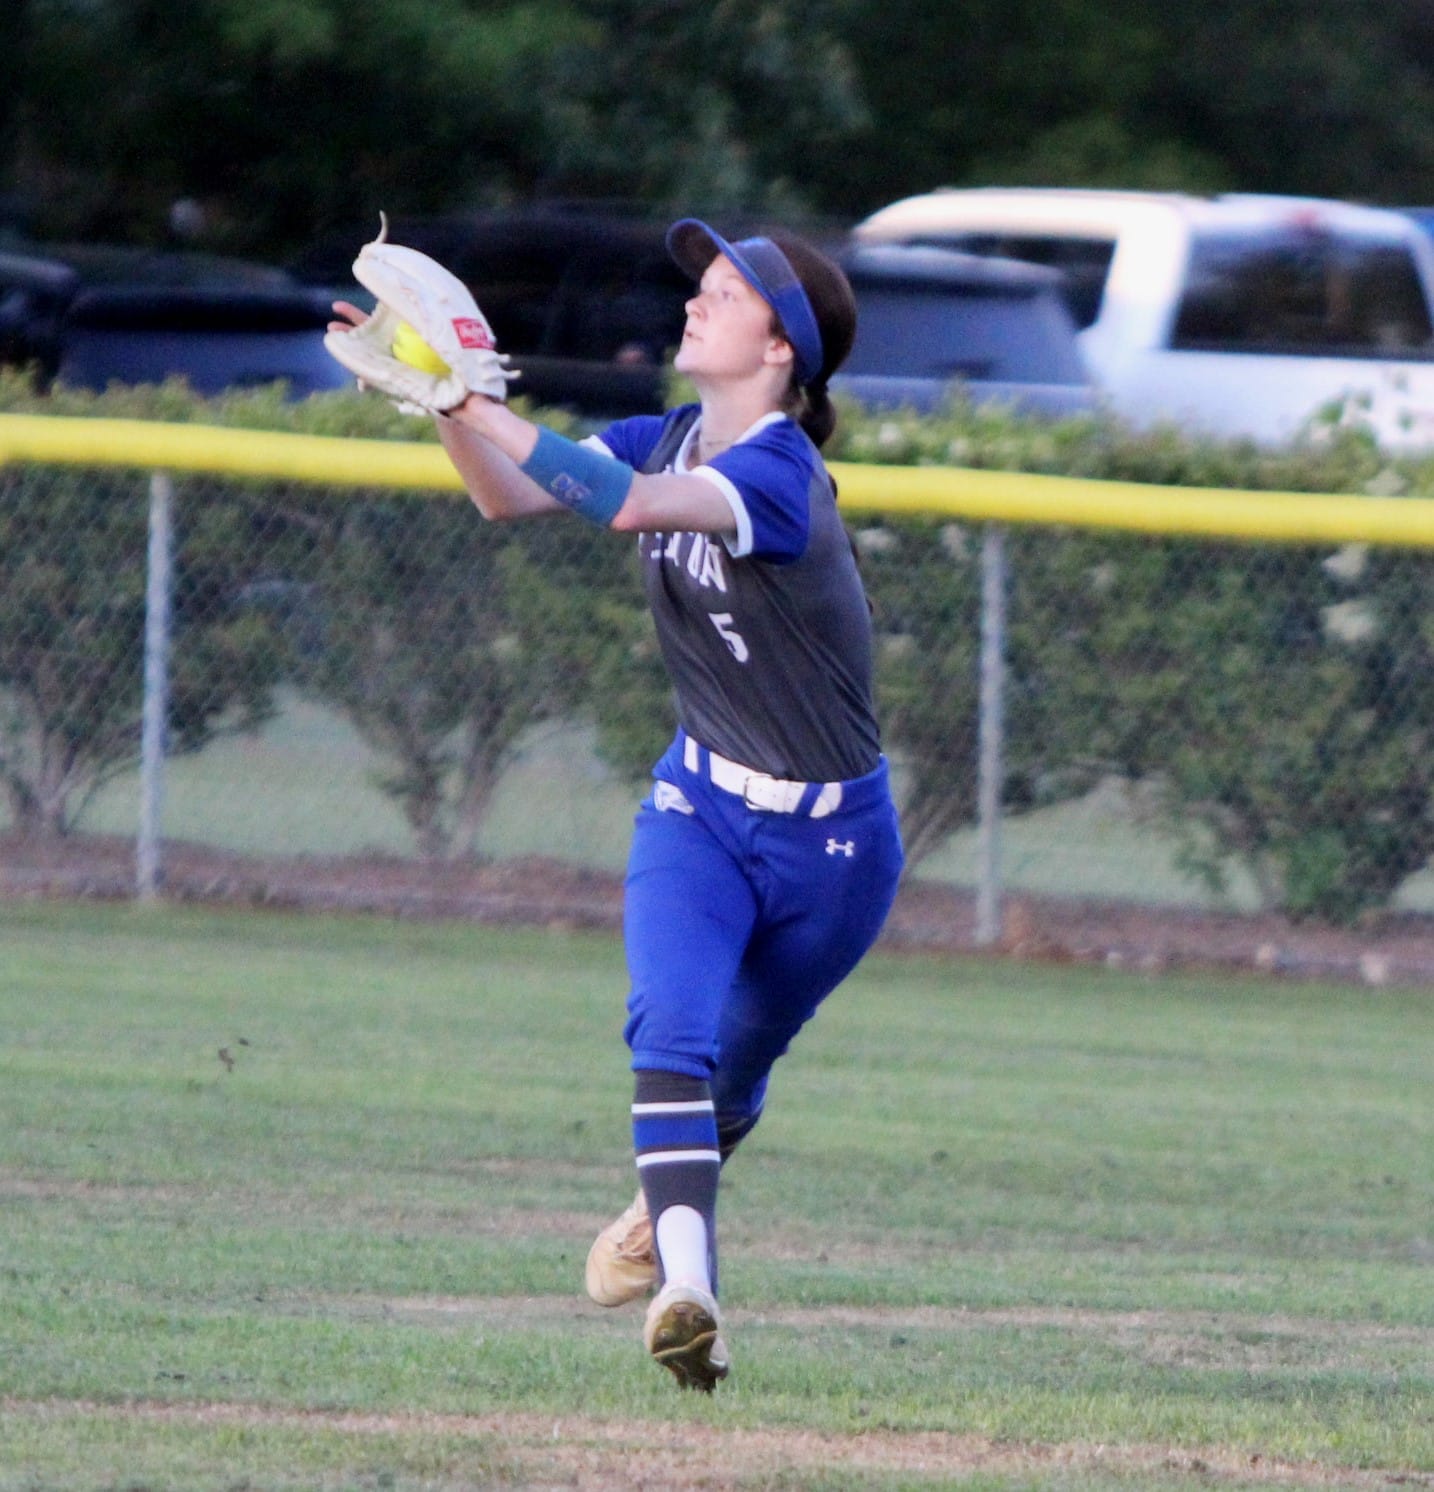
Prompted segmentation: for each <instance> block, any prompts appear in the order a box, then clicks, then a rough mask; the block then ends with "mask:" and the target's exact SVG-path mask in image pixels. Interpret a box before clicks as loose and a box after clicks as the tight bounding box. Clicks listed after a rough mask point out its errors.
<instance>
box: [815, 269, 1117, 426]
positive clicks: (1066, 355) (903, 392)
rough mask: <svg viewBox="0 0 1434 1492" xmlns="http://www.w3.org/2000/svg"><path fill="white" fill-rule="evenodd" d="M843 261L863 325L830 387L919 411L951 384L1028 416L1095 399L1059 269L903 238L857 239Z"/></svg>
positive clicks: (869, 402)
mask: <svg viewBox="0 0 1434 1492" xmlns="http://www.w3.org/2000/svg"><path fill="white" fill-rule="evenodd" d="M841 260H842V266H843V268H844V269H845V270H846V272H847V276H848V278H849V279H850V280H851V284H852V290H853V291H854V292H855V294H856V301H857V328H856V344H855V346H854V347H853V348H852V352H851V356H850V357H849V358H848V359H847V361H846V363H845V364H844V365H843V368H842V371H841V372H840V373H839V374H838V375H837V376H836V377H835V378H834V379H833V380H832V387H833V389H834V390H838V391H840V392H844V393H847V394H850V395H851V396H852V397H853V398H855V399H856V400H858V401H859V402H860V403H861V404H863V405H865V406H867V407H868V408H873V409H894V408H901V407H905V408H910V409H916V410H919V411H922V412H925V411H929V410H931V409H934V408H936V407H937V406H938V405H940V404H941V403H942V402H943V401H945V400H947V399H949V398H950V397H951V396H952V395H953V393H959V394H961V395H963V396H964V397H966V398H969V399H972V400H974V401H976V402H978V403H983V402H987V401H999V402H1001V403H1004V404H1008V405H1010V406H1011V407H1012V408H1014V409H1017V410H1019V411H1020V412H1022V413H1026V414H1031V413H1036V414H1046V415H1064V414H1071V413H1074V412H1076V411H1078V410H1083V409H1089V408H1091V407H1092V406H1093V405H1094V403H1095V390H1094V387H1093V385H1092V383H1091V380H1090V376H1089V374H1088V373H1087V371H1086V368H1085V364H1084V362H1083V361H1082V358H1081V354H1080V349H1079V346H1078V344H1077V340H1076V335H1077V334H1076V327H1075V322H1074V321H1073V319H1072V317H1071V314H1070V311H1069V310H1068V309H1067V306H1066V303H1065V300H1064V298H1063V295H1062V289H1063V281H1062V278H1061V276H1060V275H1059V274H1057V273H1056V272H1055V271H1054V270H1049V269H1041V268H1038V267H1036V266H1034V265H1030V264H1020V263H1017V262H1015V261H1013V260H1006V259H985V258H981V257H979V256H977V255H973V254H960V253H955V252H953V251H951V250H949V249H933V248H923V247H914V246H908V245H900V244H879V245H873V246H868V247H857V248H853V249H850V250H848V251H847V252H846V253H845V254H844V255H842V256H841Z"/></svg>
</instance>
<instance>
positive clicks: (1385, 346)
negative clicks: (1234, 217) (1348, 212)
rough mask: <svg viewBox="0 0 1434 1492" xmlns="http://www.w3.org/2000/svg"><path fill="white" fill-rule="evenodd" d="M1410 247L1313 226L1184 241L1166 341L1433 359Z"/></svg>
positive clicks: (1227, 348)
mask: <svg viewBox="0 0 1434 1492" xmlns="http://www.w3.org/2000/svg"><path fill="white" fill-rule="evenodd" d="M1430 343H1431V327H1430V320H1429V307H1428V301H1427V297H1426V295H1425V292H1424V287H1423V285H1422V284H1421V282H1420V278H1419V271H1418V266H1417V265H1416V263H1415V261H1414V256H1413V253H1412V252H1411V250H1410V248H1409V247H1408V246H1407V245H1406V244H1403V243H1399V242H1396V241H1390V240H1388V239H1376V238H1362V237H1358V236H1355V235H1353V234H1349V233H1332V232H1329V231H1328V230H1325V229H1322V228H1320V227H1319V226H1318V225H1309V226H1299V225H1295V226H1290V227H1279V226H1273V227H1270V228H1268V229H1264V230H1258V231H1250V230H1242V231H1239V232H1235V231H1229V230H1226V231H1207V232H1202V233H1200V234H1197V235H1196V236H1195V238H1194V239H1193V241H1192V243H1191V248H1190V267H1189V272H1188V275H1187V278H1186V289H1185V294H1184V296H1183V297H1182V298H1181V302H1180V307H1179V311H1178V312H1177V315H1176V320H1175V328H1174V332H1173V335H1172V338H1171V345H1172V346H1174V347H1177V348H1183V349H1187V350H1191V351H1215V352H1263V353H1283V354H1286V355H1289V354H1294V355H1301V356H1306V357H1320V356H1323V357H1340V356H1345V357H1364V358H1367V357H1419V358H1429V357H1430V356H1431V355H1434V349H1432V348H1431V345H1430Z"/></svg>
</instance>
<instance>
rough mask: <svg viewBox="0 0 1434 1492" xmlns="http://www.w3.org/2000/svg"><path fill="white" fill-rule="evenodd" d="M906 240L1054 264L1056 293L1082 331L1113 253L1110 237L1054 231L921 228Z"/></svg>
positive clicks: (1095, 311) (1095, 312)
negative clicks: (1060, 281) (1057, 273)
mask: <svg viewBox="0 0 1434 1492" xmlns="http://www.w3.org/2000/svg"><path fill="white" fill-rule="evenodd" d="M911 242H912V243H918V244H922V245H924V246H925V247H927V248H932V249H960V250H962V251H963V252H964V253H967V254H980V255H981V257H982V258H983V259H991V258H1001V259H1024V260H1025V261H1026V263H1027V264H1043V265H1045V266H1046V267H1047V268H1048V269H1058V270H1060V271H1061V273H1062V275H1063V276H1064V277H1065V280H1064V284H1063V285H1062V291H1061V293H1062V294H1063V295H1064V297H1065V302H1066V304H1067V305H1068V306H1069V307H1070V312H1071V319H1072V320H1073V321H1074V322H1075V324H1076V330H1077V331H1084V330H1085V329H1086V327H1088V326H1090V325H1091V324H1092V323H1093V322H1094V321H1095V318H1096V317H1097V316H1099V315H1100V302H1101V298H1102V297H1103V296H1104V294H1105V282H1106V279H1107V278H1108V277H1109V275H1110V261H1111V260H1112V259H1113V258H1114V257H1115V240H1114V239H1113V238H1077V237H1073V236H1071V235H1069V234H1060V233H971V232H955V233H942V234H927V235H924V236H922V237H920V238H914V239H912V240H911Z"/></svg>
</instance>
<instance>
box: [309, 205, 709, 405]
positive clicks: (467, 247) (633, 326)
mask: <svg viewBox="0 0 1434 1492" xmlns="http://www.w3.org/2000/svg"><path fill="white" fill-rule="evenodd" d="M377 229H378V224H377V223H374V224H373V225H372V226H371V228H370V229H369V230H368V234H367V236H368V237H372V236H373V235H374V233H376V232H377ZM363 237H364V235H363V234H362V233H347V234H344V235H342V236H337V235H336V236H334V237H333V238H330V239H327V240H325V241H324V242H323V243H321V244H318V245H316V246H315V247H314V248H313V249H312V250H310V251H309V252H308V253H306V254H305V255H303V256H302V257H301V258H300V259H298V260H296V261H294V262H293V263H292V264H291V265H290V266H289V268H290V269H291V270H292V272H293V273H294V274H295V276H296V277H298V278H299V279H301V280H303V281H304V282H305V283H307V284H310V285H313V286H316V287H317V286H324V287H326V288H327V289H328V290H329V291H330V292H332V293H334V294H338V295H342V296H343V297H345V298H346V299H350V300H353V301H355V302H356V303H357V304H360V305H365V306H366V305H367V304H368V303H369V301H371V297H368V298H364V295H363V292H361V291H360V290H359V287H358V286H357V285H356V284H355V282H354V280H353V275H352V265H353V261H354V259H355V257H356V256H357V254H358V250H359V248H360V246H361V244H362V242H363ZM389 239H390V240H391V241H392V242H393V243H397V244H404V245H407V246H408V247H409V248H414V249H418V250H420V251H421V252H423V253H425V254H428V255H430V256H431V257H432V258H434V259H436V260H438V262H439V263H440V264H442V265H443V266H445V268H447V269H450V270H451V271H452V272H453V273H454V274H455V275H457V276H458V278H459V279H460V280H462V281H463V283H464V284H465V285H467V286H468V287H469V289H470V290H472V292H473V294H474V296H475V298H476V299H477V301H478V304H479V306H480V308H481V309H482V311H483V314H484V315H485V316H486V317H487V318H488V320H489V321H490V322H491V323H492V326H493V331H494V334H495V335H496V337H497V339H498V346H499V347H500V348H501V349H502V350H503V351H504V352H505V353H507V354H509V355H510V356H511V358H512V360H513V366H514V367H516V368H517V369H518V370H519V371H520V372H521V374H522V377H521V378H520V379H519V380H518V382H517V383H515V384H514V385H513V392H514V393H515V394H524V395H526V396H528V397H529V398H531V399H532V400H533V401H534V402H535V403H538V404H541V405H548V406H556V407H565V408H568V409H570V410H573V411H574V412H576V413H578V414H580V415H585V416H589V417H591V418H593V419H603V418H621V417H622V416H624V415H630V414H652V413H657V412H659V411H661V409H662V407H663V397H664V391H665V384H666V368H667V364H668V363H669V361H670V354H671V353H672V352H673V351H674V350H675V348H676V347H677V344H678V343H679V342H680V341H681V340H682V325H683V321H684V319H685V311H684V307H685V305H686V303H687V300H688V297H689V296H690V295H691V294H692V284H691V282H690V281H689V280H688V278H687V276H686V275H684V274H683V273H682V271H681V270H680V269H678V267H677V266H676V265H675V264H674V263H673V262H672V260H671V259H670V258H669V257H668V253H667V247H666V222H665V221H662V220H658V219H655V218H654V219H649V218H645V217H639V216H634V215H632V214H630V213H628V212H604V211H600V210H596V209H594V208H591V207H586V206H585V207H581V208H574V207H567V206H561V205H558V206H542V205H539V206H534V207H530V208H522V209H517V210H514V211H511V212H504V213H490V214H469V215H458V216H452V215H449V216H443V217H404V216H395V217H393V218H391V219H390V222H389Z"/></svg>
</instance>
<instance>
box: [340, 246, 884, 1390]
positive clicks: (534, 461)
mask: <svg viewBox="0 0 1434 1492" xmlns="http://www.w3.org/2000/svg"><path fill="white" fill-rule="evenodd" d="M668 247H669V249H670V251H671V253H672V255H673V257H674V258H675V260H676V261H677V263H678V264H679V265H680V266H681V267H682V268H683V269H685V270H686V271H687V272H688V273H690V274H691V275H692V277H693V278H694V279H695V280H697V281H699V285H698V289H697V291H696V293H695V294H694V295H693V297H692V298H691V300H690V301H689V302H688V304H687V320H686V327H685V330H684V333H683V338H682V343H681V346H680V348H679V349H678V352H677V356H676V367H677V369H678V371H679V372H681V373H683V374H685V375H686V376H687V378H688V379H689V380H690V381H691V383H692V385H693V387H694V388H695V389H696V391H697V393H698V395H699V398H700V403H698V404H694V405H687V406H684V407H682V408H679V409H676V410H673V411H671V412H669V413H668V414H667V415H665V416H662V417H641V418H637V419H629V420H624V421H621V422H619V423H617V424H614V425H611V426H609V427H608V428H607V429H606V430H605V431H603V432H602V434H601V435H600V436H597V437H592V438H590V439H589V440H587V441H585V442H583V443H582V444H581V445H578V444H575V443H573V442H570V441H567V440H565V439H563V438H562V437H560V436H557V435H555V434H554V433H553V432H551V431H549V430H546V429H545V428H543V427H540V426H538V425H535V424H533V423H531V422H529V421H527V420H525V419H522V418H521V417H519V416H518V415H517V414H516V413H515V412H514V411H512V410H510V409H509V408H507V407H506V405H504V404H503V403H501V402H499V401H498V400H496V399H493V398H489V397H485V396H483V395H479V394H473V395H470V396H469V397H468V398H467V399H466V400H465V401H464V402H463V403H461V404H460V405H458V406H457V407H455V408H453V409H451V410H450V411H449V412H448V413H447V415H446V416H444V417H441V418H440V419H439V422H438V423H439V431H440V435H441V438H442V441H443V444H444V446H445V448H446V450H447V451H448V454H449V456H450V458H451V459H452V461H453V464H454V466H455V467H456V468H457V470H458V472H459V473H460V474H461V476H462V477H463V480H464V482H465V485H466V486H467V488H468V491H469V493H470V494H471V496H472V498H473V501H474V503H475V504H476V505H477V507H478V509H479V511H480V512H482V513H483V515H484V516H485V517H487V518H490V519H511V518H521V517H527V516H530V515H534V514H539V513H546V512H553V511H559V510H561V509H563V508H568V509H569V510H571V511H574V512H576V513H578V514H579V515H580V516H582V517H585V518H587V519H589V520H591V521H592V522H594V523H596V524H598V525H599V526H601V527H604V528H609V529H614V530H617V531H619V532H623V533H635V534H637V535H638V548H639V553H640V555H641V558H642V567H643V575H644V584H645V588H646V593H647V597H648V601H649V604H650V606H651V609H652V614H653V618H654V621H655V624H656V629H657V635H658V638H659V641H660V643H661V647H662V652H663V656H664V660H665V662H666V665H667V669H668V672H669V674H670V677H671V681H672V684H673V687H674V691H675V694H676V697H677V706H678V717H679V720H680V729H679V730H678V733H677V736H676V739H675V740H674V741H673V742H672V744H671V746H670V747H669V748H668V750H667V752H666V753H665V754H664V755H663V757H662V758H661V760H660V761H659V762H658V763H657V764H656V766H655V767H654V769H653V777H654V784H653V791H652V794H651V796H650V797H649V798H648V799H647V800H646V801H645V802H644V803H643V804H642V806H641V809H640V810H639V812H638V815H637V820H636V825H635V829H634V835H633V841H632V850H631V856H630V859H629V864H628V871H627V880H626V899H625V912H624V937H625V944H626V950H627V960H628V968H629V972H630V976H631V992H630V994H629V997H628V1007H627V1008H628V1019H627V1024H626V1028H625V1033H624V1034H625V1037H626V1040H627V1043H628V1045H629V1047H630V1049H631V1053H632V1063H631V1065H632V1069H633V1072H634V1074H635V1083H634V1095H633V1105H632V1128H633V1143H634V1149H635V1152H636V1157H637V1167H638V1175H639V1178H640V1182H641V1185H640V1189H639V1191H638V1195H637V1199H636V1201H635V1202H634V1203H633V1204H632V1206H630V1207H629V1208H628V1209H627V1211H626V1212H624V1213H623V1214H622V1215H621V1216H620V1217H619V1218H618V1219H617V1220H616V1221H615V1222H614V1223H612V1224H611V1225H610V1226H609V1227H608V1228H606V1229H604V1230H603V1232H602V1233H601V1234H600V1235H599V1236H598V1239H597V1241H596V1242H595V1243H594V1244H593V1246H592V1250H591V1253H590V1255H589V1258H588V1264H587V1287H588V1291H589V1294H590V1295H591V1296H592V1297H593V1299H595V1300H597V1301H598V1302H599V1303H600V1304H603V1305H620V1304H622V1303H624V1302H626V1301H629V1300H633V1299H636V1298H638V1297H639V1296H642V1295H645V1294H647V1293H648V1292H649V1291H650V1290H653V1289H656V1295H655V1296H654V1298H653V1300H652V1302H651V1304H650V1306H649V1308H648V1311H647V1317H646V1322H645V1327H644V1341H645V1344H646V1347H647V1350H648V1352H649V1353H650V1354H651V1355H652V1356H653V1357H654V1358H655V1359H656V1360H657V1361H658V1362H660V1363H661V1364H662V1365H663V1366H664V1367H666V1368H668V1369H669V1370H670V1371H671V1372H672V1373H673V1374H674V1375H675V1376H676V1378H677V1380H678V1381H679V1383H681V1384H682V1386H683V1387H691V1388H697V1389H701V1390H705V1391H708V1392H710V1391H711V1390H712V1388H713V1387H714V1386H715V1385H716V1383H717V1382H718V1381H719V1380H720V1379H722V1378H724V1377H725V1376H726V1375H727V1372H728V1369H729V1359H728V1354H727V1348H726V1345H725V1343H724V1342H723V1340H722V1337H721V1318H720V1314H719V1311H718V1305H717V1249H716V1205H717V1182H718V1174H719V1171H720V1169H721V1166H722V1164H723V1163H725V1161H726V1160H727V1158H728V1157H729V1156H730V1155H731V1153H732V1151H733V1150H734V1149H735V1148H736V1146H737V1144H738V1143H739V1142H740V1141H741V1140H742V1138H743V1137H744V1136H745V1135H747V1134H748V1133H749V1132H750V1131H751V1129H752V1127H753V1126H754V1125H755V1124H756V1123H757V1120H758V1118H759V1117H760V1115H761V1112H762V1106H763V1102H764V1100H765V1097H766V1092H767V1080H768V1076H769V1074H770V1072H771V1069H772V1065H773V1063H774V1062H775V1061H776V1060H777V1058H778V1057H780V1056H781V1055H782V1054H783V1053H784V1052H785V1051H786V1050H787V1047H788V1045H789V1043H790V1042H791V1040H792V1038H793V1037H794V1036H795V1035H796V1033H797V1032H798V1031H799V1030H800V1028H801V1027H802V1026H803V1025H804V1024H805V1022H806V1021H807V1020H808V1019H809V1018H810V1017H811V1015H812V1014H813V1012H814V1011H815V1010H816V1009H817V1007H818V1005H819V1004H820V1003H821V1002H822V1000H823V999H825V997H826V996H827V995H828V994H830V993H831V991H832V990H833V989H834V988H835V987H836V986H837V985H838V984H839V983H840V982H841V981H842V980H843V979H844V978H845V977H846V975H847V974H848V973H850V972H851V970H852V969H853V968H854V967H855V965H856V964H857V962H858V961H859V960H860V959H861V957H862V956H863V954H864V953H865V952H866V951H867V949H868V948H869V947H870V946H871V944H872V943H873V942H874V940H875V939H876V936H877V934H878V933H879V931H880V930H881V927H882V924H883V922H884V921H885V919H886V915H887V912H888V911H889V909H890V907H891V903H892V900H893V897H894V896H895V892H896V884H897V879H898V877H899V875H900V872H901V865H902V856H901V844H900V837H899V833H898V828H897V819H896V812H895V809H894V807H893V804H892V800H891V794H890V788H889V783H888V778H887V767H886V761H885V759H884V757H883V756H882V754H881V748H880V738H879V734H878V730H877V724H876V720H875V717H874V714H873V709H872V681H871V670H872V660H871V625H870V611H869V607H868V604H867V599H866V595H865V593H864V591H863V589H862V584H861V580H860V577H859V575H858V573H857V567H856V563H855V559H854V556H853V553H852V549H851V545H850V542H849V540H848V538H847V535H846V531H845V529H844V527H843V525H842V522H841V519H840V517H839V515H838V513H837V507H836V495H835V491H834V488H833V485H832V482H831V479H830V477H829V475H828V473H827V471H826V468H825V467H824V465H823V464H822V460H821V456H820V454H819V452H818V447H819V446H820V445H821V444H822V443H823V441H825V439H826V438H827V437H828V436H829V435H830V433H831V431H832V428H833V426H834V424H835V414H834V411H833V409H832V406H831V403H830V401H829V399H828V397H827V392H826V389H827V381H828V379H829V378H830V377H831V375H832V373H833V372H834V371H835V370H836V369H837V367H838V366H839V365H840V364H841V362H842V361H843V359H844V358H845V357H846V355H847V353H848V352H849V351H850V349H851V344H852V338H853V335H854V333H855V329H856V307H855V302H854V300H853V298H852V293H851V288H850V286H849V285H848V284H847V282H846V279H845V276H844V275H843V274H842V272H841V270H840V269H839V268H838V267H837V266H836V265H835V264H834V263H833V262H832V261H831V260H830V259H828V258H827V257H826V256H825V255H823V254H822V253H820V252H819V251H818V250H817V249H816V248H814V247H813V246H812V245H810V244H808V243H806V242H805V241H804V240H801V239H799V238H796V237H794V236H789V235H785V234H773V235H772V236H770V237H758V238H749V239H745V240H743V241H742V242H740V243H736V244H731V243H728V242H727V241H726V240H725V239H723V238H721V237H720V236H719V235H718V234H717V233H715V232H714V231H713V230H712V229H711V228H709V227H707V226H706V225H705V224H703V223H700V222H698V221H696V220H695V219H684V220H683V221H681V222H679V223H677V224H675V225H674V226H673V228H672V229H671V230H670V232H669V234H668ZM346 309H348V310H351V308H343V307H341V308H340V310H341V311H345V310H346Z"/></svg>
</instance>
